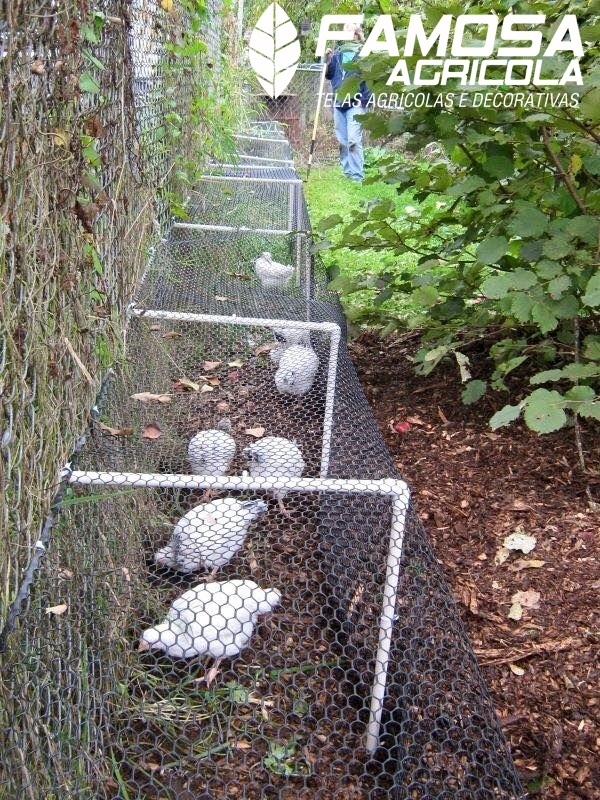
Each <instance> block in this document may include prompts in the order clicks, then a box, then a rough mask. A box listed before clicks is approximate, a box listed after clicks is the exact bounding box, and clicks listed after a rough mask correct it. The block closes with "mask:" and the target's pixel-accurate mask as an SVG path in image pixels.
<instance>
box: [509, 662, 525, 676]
mask: <svg viewBox="0 0 600 800" xmlns="http://www.w3.org/2000/svg"><path fill="white" fill-rule="evenodd" d="M508 668H509V670H510V671H511V672H512V673H513V675H519V677H520V676H521V675H525V670H524V669H523V667H520V666H519V665H518V664H509V665H508Z"/></svg>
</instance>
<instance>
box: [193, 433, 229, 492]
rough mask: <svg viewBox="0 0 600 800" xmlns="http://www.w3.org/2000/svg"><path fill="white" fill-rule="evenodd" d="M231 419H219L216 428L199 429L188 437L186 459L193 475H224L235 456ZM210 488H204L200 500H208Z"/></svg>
mask: <svg viewBox="0 0 600 800" xmlns="http://www.w3.org/2000/svg"><path fill="white" fill-rule="evenodd" d="M230 430H231V420H229V419H227V418H224V419H222V420H220V422H219V423H218V424H217V427H216V428H211V429H210V430H205V431H199V432H198V433H196V434H195V435H194V436H192V438H191V439H190V443H189V445H188V461H189V462H190V466H191V468H192V472H193V473H194V474H195V475H226V474H227V472H228V471H229V467H230V466H231V462H232V461H233V458H234V456H235V451H236V445H235V440H234V438H233V436H231V435H230V433H229V431H230ZM211 496H212V490H211V489H210V488H209V489H206V491H205V492H204V495H203V496H202V500H210V498H211Z"/></svg>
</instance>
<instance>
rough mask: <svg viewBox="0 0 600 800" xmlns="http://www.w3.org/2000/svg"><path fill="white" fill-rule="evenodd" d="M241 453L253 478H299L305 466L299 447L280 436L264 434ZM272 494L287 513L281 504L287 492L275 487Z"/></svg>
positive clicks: (286, 511)
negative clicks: (263, 436) (262, 437)
mask: <svg viewBox="0 0 600 800" xmlns="http://www.w3.org/2000/svg"><path fill="white" fill-rule="evenodd" d="M243 453H244V456H245V457H246V461H247V464H248V470H249V472H250V475H251V476H252V477H253V478H287V477H290V478H299V477H300V476H301V475H302V473H303V472H304V467H305V466H306V464H305V463H304V459H303V458H302V453H301V452H300V448H299V447H297V446H296V445H295V444H294V442H291V441H290V440H289V439H285V438H284V437H282V436H265V438H264V439H259V440H258V441H257V442H254V443H253V444H251V445H250V446H249V447H246V448H244V451H243ZM273 494H274V495H275V497H276V498H277V502H278V503H279V508H280V509H281V511H282V512H283V513H284V514H286V515H289V511H288V510H287V509H286V507H285V506H284V505H283V498H284V497H285V496H286V494H287V492H286V491H285V490H284V489H277V490H276V491H274V493H273Z"/></svg>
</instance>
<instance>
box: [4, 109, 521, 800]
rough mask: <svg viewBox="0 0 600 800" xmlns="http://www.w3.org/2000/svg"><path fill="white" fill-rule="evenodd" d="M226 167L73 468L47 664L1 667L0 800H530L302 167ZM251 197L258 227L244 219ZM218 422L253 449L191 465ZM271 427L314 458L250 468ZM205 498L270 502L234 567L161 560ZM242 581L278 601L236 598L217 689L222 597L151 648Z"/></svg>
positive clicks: (35, 616) (49, 589)
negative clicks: (334, 287) (423, 519)
mask: <svg viewBox="0 0 600 800" xmlns="http://www.w3.org/2000/svg"><path fill="white" fill-rule="evenodd" d="M264 130H265V128H264V127H262V126H260V125H258V126H257V128H256V131H257V137H256V138H257V139H259V138H260V137H261V132H262V131H264ZM267 130H269V129H267ZM272 132H273V131H272V130H269V133H272ZM277 134H278V135H277V138H278V139H280V138H282V137H281V136H280V132H279V131H277ZM240 141H241V142H243V143H245V142H246V141H247V140H246V139H245V138H241V139H240ZM262 141H263V143H264V144H268V143H269V138H268V137H264V138H263V140H262ZM262 152H268V151H267V150H265V151H262ZM276 153H279V142H278V147H277V149H276ZM261 157H263V158H266V156H261ZM279 171H281V178H280V179H278V178H277V175H278V172H279ZM257 172H259V173H261V176H260V178H259V179H257V177H256V173H257ZM215 173H216V174H217V173H218V174H219V179H218V180H213V178H212V176H211V177H209V178H207V179H205V178H203V179H202V180H201V181H199V184H198V186H197V187H195V188H194V190H193V192H191V194H190V206H189V208H190V216H189V218H188V219H189V222H188V224H189V225H190V226H193V227H187V228H186V227H184V226H182V225H181V224H179V225H177V224H175V225H174V226H173V229H172V233H171V235H170V236H169V238H167V239H166V240H163V241H162V242H161V243H160V244H159V246H158V247H157V248H156V250H155V252H154V253H153V255H152V258H151V260H150V262H149V264H148V267H147V269H146V271H145V273H144V275H143V276H142V279H141V280H140V283H139V285H138V288H137V291H136V293H135V297H134V299H133V302H132V304H131V305H130V308H129V315H128V323H127V330H126V342H127V348H126V353H125V354H124V358H123V360H122V361H121V362H120V363H118V364H115V365H114V367H113V369H112V370H111V371H110V372H109V373H108V375H107V377H106V379H105V382H104V386H103V390H102V392H101V395H100V397H99V398H98V402H97V404H96V406H95V407H94V409H93V412H92V417H91V423H90V427H89V430H88V431H87V432H86V434H85V435H84V436H83V437H82V439H81V441H80V443H79V447H78V449H77V452H76V454H75V455H74V458H73V461H72V462H71V463H70V464H68V465H67V467H66V468H65V470H64V472H63V475H62V498H61V502H60V514H59V515H58V518H57V522H56V526H55V530H54V532H53V534H52V536H53V542H54V545H53V547H52V548H50V549H49V551H48V553H47V555H46V557H45V559H44V560H43V562H42V565H41V571H40V574H39V577H38V581H37V587H38V588H37V591H36V592H35V593H34V594H33V597H32V600H31V604H30V608H29V611H28V619H29V625H28V628H27V631H28V633H27V636H28V647H27V653H28V658H27V659H26V660H20V659H18V658H14V659H13V660H12V661H10V660H9V666H10V669H8V670H7V671H6V672H5V673H4V674H3V680H4V681H7V682H10V684H11V687H12V692H11V697H12V700H11V704H10V705H9V706H8V707H6V708H5V709H4V711H3V715H4V725H3V734H2V738H3V752H4V753H5V754H7V761H6V763H7V764H11V765H12V766H11V770H10V772H6V773H5V774H4V775H3V776H2V778H0V797H7V798H8V797H12V796H15V795H14V793H15V792H16V791H17V787H19V791H20V790H21V787H23V786H26V787H27V786H28V787H29V788H28V793H26V796H30V797H42V796H44V797H51V796H65V793H67V794H68V796H69V797H74V798H82V799H83V798H92V797H94V798H107V800H108V798H110V800H114V798H117V797H118V798H123V800H124V799H125V798H140V800H141V799H142V798H144V799H146V798H148V799H149V798H165V797H168V798H173V800H175V798H184V797H207V798H208V797H211V798H214V799H215V800H221V799H222V800H225V798H234V797H240V798H266V797H272V798H285V799H286V800H287V799H288V798H289V799H290V800H291V799H292V798H318V799H319V800H329V799H330V798H331V799H333V798H336V799H339V800H342V798H353V799H354V800H363V798H364V800H367V798H369V799H370V800H384V798H389V797H393V798H411V800H412V798H423V800H425V798H427V799H428V800H430V799H432V798H436V800H437V799H438V798H439V800H444V799H445V798H448V800H449V799H450V798H452V800H456V798H459V799H464V800H467V798H469V800H470V799H471V798H475V799H476V800H488V799H489V800H492V798H494V799H495V800H497V799H498V798H505V799H506V800H509V799H510V800H516V799H517V798H521V797H522V796H523V794H522V790H521V787H520V784H519V780H518V777H517V776H516V773H515V770H514V767H513V764H512V761H511V758H510V754H509V752H508V749H507V746H506V743H505V741H504V738H503V735H502V732H501V729H500V726H499V724H498V721H497V719H496V717H495V714H494V709H493V705H492V702H491V699H490V697H489V695H488V693H487V691H486V689H485V685H484V683H483V680H482V677H481V674H480V672H479V670H478V667H477V663H476V660H475V658H474V656H473V653H472V650H471V647H470V644H469V642H468V640H467V637H466V635H465V633H464V630H463V627H462V625H461V622H460V619H459V616H458V613H457V610H456V608H455V605H454V602H453V600H452V598H451V595H450V593H449V591H448V589H447V587H446V585H445V582H444V579H443V577H442V574H441V571H440V567H439V565H438V562H437V561H436V559H435V557H434V555H433V554H432V552H431V550H430V547H429V545H428V542H427V537H426V534H425V533H424V531H423V528H422V526H421V523H420V521H419V518H418V514H417V513H416V510H415V508H414V506H413V504H412V503H411V501H410V494H409V491H408V487H406V485H405V484H404V483H403V482H402V480H401V479H400V476H398V474H397V472H396V470H395V467H394V464H393V462H392V460H391V458H390V456H389V454H388V452H387V450H386V448H385V445H384V443H383V441H382V439H381V436H380V434H379V432H378V430H377V428H376V425H375V422H374V418H373V416H372V413H371V411H370V409H369V406H368V404H367V402H366V399H365V397H364V395H363V393H362V390H361V388H360V385H359V383H358V380H357V377H356V374H355V372H354V369H353V366H352V363H351V361H350V358H349V355H348V351H347V349H346V347H345V345H344V343H343V340H342V336H341V334H342V332H343V329H344V323H343V315H342V314H341V311H340V308H339V305H338V304H337V302H336V299H335V297H334V296H333V295H332V294H331V293H329V292H328V290H327V282H326V276H325V274H324V271H323V269H322V267H321V265H320V263H319V261H318V259H317V258H316V257H315V256H314V254H312V253H311V248H310V244H311V240H310V232H309V226H308V224H307V215H306V209H305V206H304V202H303V199H302V196H301V193H300V191H299V189H300V183H299V179H298V176H297V175H295V173H291V171H290V167H289V165H283V166H277V160H275V161H273V163H271V164H269V165H268V166H266V167H265V166H262V167H261V168H260V169H259V170H256V171H255V170H254V168H251V169H250V170H248V169H247V166H246V165H242V166H241V167H240V166H235V167H226V168H222V169H219V168H218V165H215ZM265 173H267V174H266V175H265ZM291 174H293V175H295V177H291ZM244 204H246V205H247V206H248V208H249V209H250V208H251V218H252V222H253V224H255V225H256V226H257V230H252V229H251V226H250V225H243V223H244V221H245V220H244V215H243V209H244ZM263 206H264V209H265V216H264V218H263V220H264V221H261V219H260V209H261V208H262V207H263ZM278 209H279V212H280V214H281V217H280V218H279V219H276V215H277V210H278ZM249 218H250V217H249ZM198 219H201V220H202V221H201V222H197V221H195V220H198ZM236 225H237V227H236ZM276 229H277V230H276ZM265 230H266V231H268V232H267V233H264V231H265ZM298 236H301V239H300V240H299V239H298ZM261 237H262V238H261ZM299 241H300V244H298V242H299ZM265 249H269V250H270V251H272V252H273V253H274V254H276V255H277V256H279V257H280V258H281V259H283V260H287V261H289V262H290V263H291V264H293V265H294V267H295V270H294V280H293V281H291V282H290V284H289V286H285V287H282V288H280V289H276V290H272V289H271V290H267V289H264V288H263V287H262V286H261V285H260V282H259V281H257V279H256V275H255V274H254V273H253V263H254V260H255V258H256V257H257V256H258V255H259V253H260V252H261V251H263V250H265ZM282 329H283V330H288V331H289V330H296V331H299V332H300V333H301V334H302V335H303V336H307V337H308V339H306V338H305V339H304V340H303V341H304V342H305V345H304V347H305V349H307V350H308V349H309V348H310V350H311V351H312V352H313V353H314V354H315V355H316V357H317V359H318V368H317V370H316V373H315V375H314V377H313V378H312V381H311V382H310V385H309V387H308V389H307V390H306V391H304V392H303V393H302V394H300V395H290V394H285V393H282V392H281V391H279V389H278V385H277V383H276V381H275V377H274V376H275V374H276V373H277V369H278V365H277V363H275V362H274V360H273V356H272V354H273V352H274V351H276V350H277V348H282V349H283V351H284V352H285V349H286V348H288V347H289V346H290V345H289V342H287V341H286V339H285V337H282V336H281V334H280V333H279V338H278V331H279V332H281V330H282ZM224 417H226V418H227V419H228V420H229V423H230V434H231V436H232V438H233V440H234V442H235V455H234V456H233V458H232V460H231V463H230V464H229V466H228V469H227V474H215V475H211V474H206V475H202V474H192V472H191V468H190V463H189V458H188V451H187V448H188V443H189V441H190V439H191V437H192V436H193V435H194V434H195V433H197V432H198V431H202V430H212V429H215V428H216V426H217V425H218V423H219V420H221V419H222V418H224ZM273 436H276V437H280V438H282V439H286V440H288V441H292V442H293V443H294V444H295V445H296V446H297V448H298V449H299V450H300V452H301V454H302V462H303V463H302V469H301V471H300V472H299V473H298V472H297V473H296V474H295V475H286V474H285V471H284V470H283V469H281V470H280V472H281V474H278V472H277V469H276V470H275V471H274V472H272V473H271V474H267V475H266V476H265V474H264V473H263V474H262V475H258V476H257V475H256V474H253V471H252V469H253V467H252V463H248V461H247V460H246V459H245V453H246V452H247V451H248V450H249V449H250V448H252V446H253V444H255V443H257V442H260V441H261V440H264V439H266V438H267V437H273ZM207 490H210V492H211V495H212V497H214V498H216V499H217V500H218V499H219V498H225V497H231V498H237V499H238V500H240V501H242V502H247V501H249V500H259V501H261V503H260V508H261V515H260V518H258V519H255V520H253V521H252V522H251V523H250V524H248V525H247V527H245V528H243V529H242V530H241V532H240V536H239V540H240V541H239V543H238V544H237V545H236V547H235V548H232V551H231V552H230V553H228V554H227V557H226V558H225V561H224V563H223V564H222V565H221V566H220V567H219V568H218V569H217V571H216V575H211V576H210V577H207V572H208V569H204V570H203V569H201V568H196V569H194V570H193V571H192V572H182V571H181V570H178V569H177V568H171V567H168V566H164V565H162V564H161V563H158V562H157V560H156V557H155V554H156V553H157V551H158V549H159V548H161V547H162V548H164V546H165V544H166V543H168V542H175V538H174V533H173V531H174V526H175V524H176V523H177V522H178V520H180V518H182V516H183V515H184V514H186V513H187V512H189V511H190V510H191V509H194V508H199V507H201V506H202V505H203V504H205V505H206V507H209V505H210V503H211V501H210V500H209V502H208V503H206V497H205V493H206V491H207ZM278 495H281V496H283V497H284V501H283V502H284V503H285V507H284V508H281V507H280V506H279V505H278V504H277V502H276V498H277V496H278ZM212 503H213V505H210V509H211V513H214V515H215V516H214V517H209V521H210V524H211V526H212V528H214V529H215V530H217V534H216V535H217V536H221V537H225V531H226V529H227V525H229V522H226V521H224V522H222V521H221V520H220V518H218V515H217V511H212V509H216V508H218V506H217V505H215V504H214V503H215V501H212ZM282 505H283V503H282ZM219 530H220V531H221V532H220V533H219ZM48 535H49V532H48ZM177 542H178V543H179V544H180V542H179V540H177ZM179 544H177V546H179ZM38 545H39V547H40V548H42V549H43V550H44V551H45V549H46V544H45V543H44V541H43V540H41V541H40V542H39V543H38ZM173 547H175V544H174V545H173ZM207 581H210V582H209V583H207ZM236 581H237V582H238V583H239V584H240V585H241V584H242V583H243V584H244V585H250V586H256V587H259V588H260V587H261V591H262V590H265V591H275V592H277V593H278V597H279V598H280V599H279V600H278V602H277V603H276V604H274V606H273V608H272V609H269V610H268V612H266V613H261V614H260V615H259V614H258V612H257V613H256V614H250V613H248V614H246V612H245V611H244V612H243V613H244V614H246V616H245V617H243V618H239V614H240V613H242V612H235V615H234V622H235V623H236V624H238V623H239V631H241V633H240V636H241V639H240V638H236V635H237V634H235V635H234V633H232V634H231V639H232V643H231V649H230V650H226V649H225V650H224V651H223V652H225V658H224V659H223V661H222V663H221V662H220V660H219V659H218V658H216V657H214V659H215V661H216V662H217V665H218V667H219V668H220V673H219V674H218V675H217V677H216V678H215V679H214V680H212V681H210V682H209V685H207V682H206V679H205V678H206V676H205V675H203V673H204V671H205V665H206V662H207V661H209V660H210V659H209V655H210V654H213V653H214V652H216V651H214V648H212V647H211V646H210V643H209V644H206V643H205V644H203V645H202V646H200V645H199V644H197V642H198V641H199V640H200V638H202V637H203V641H205V640H206V639H207V637H208V634H206V633H205V631H206V630H208V628H209V627H210V628H211V630H212V629H213V628H215V627H216V629H217V631H216V635H215V638H216V639H217V640H218V638H219V626H221V630H224V626H225V622H223V618H222V616H219V609H218V608H217V609H215V610H213V611H210V608H209V606H210V603H209V604H205V606H204V607H203V610H202V611H201V612H197V611H194V612H192V611H190V614H191V617H192V620H191V621H190V619H189V618H185V619H184V616H182V617H181V619H182V620H183V622H181V625H183V627H184V628H185V630H184V634H185V631H187V632H188V633H189V632H191V634H190V639H189V640H190V641H191V642H192V645H191V647H192V651H191V652H190V653H188V654H187V657H185V658H184V657H181V656H178V655H177V654H176V653H174V651H172V652H171V653H170V652H169V649H168V647H167V645H166V644H165V645H164V647H163V649H161V648H160V647H159V648H153V647H149V648H146V649H145V650H140V649H139V647H140V645H139V642H140V637H142V636H144V635H146V634H145V633H144V632H147V631H157V630H159V629H160V625H159V623H161V620H166V623H165V624H166V625H167V628H169V625H170V626H171V628H172V627H173V625H174V623H173V615H175V616H176V617H177V624H179V614H180V613H181V614H182V615H183V613H184V612H180V611H177V608H178V604H179V605H181V596H182V594H183V593H184V592H187V591H189V590H190V589H191V588H192V587H195V586H200V587H214V586H230V587H231V586H237V585H238V584H236ZM203 591H204V589H203ZM210 591H212V590H210ZM215 591H216V589H215ZM186 596H187V595H186ZM216 596H217V595H215V597H216ZM219 596H220V595H219ZM239 602H240V604H241V602H242V601H241V600H240V601H239ZM170 608H171V609H173V608H175V609H176V611H172V610H171V611H169V609H170ZM206 609H208V610H206ZM223 613H225V612H223ZM231 613H232V614H233V612H231ZM169 614H170V615H171V617H169ZM202 614H203V615H204V616H202ZM200 618H202V619H203V620H204V622H203V623H202V625H203V626H204V627H202V626H201V627H202V630H201V634H202V636H200V634H198V635H197V636H196V637H195V638H194V633H193V630H194V629H193V625H196V624H198V625H200V623H199V622H198V620H199V619H200ZM169 619H170V621H169ZM217 619H219V620H221V622H220V623H219V622H216V621H215V620H217ZM157 625H158V628H155V627H153V626H157ZM237 630H238V629H237V628H236V631H237ZM185 635H188V634H185ZM227 635H228V636H229V630H228V634H227ZM208 638H209V639H210V637H208ZM186 641H187V640H186ZM228 641H229V640H228ZM213 642H214V638H213ZM194 647H195V648H196V649H195V650H194ZM218 652H220V651H218ZM191 655H197V656H198V657H190V656H191ZM34 676H35V680H34ZM34 686H35V687H38V688H37V689H35V690H34V689H33V687H34ZM40 686H41V687H42V688H41V689H39V687H40ZM24 709H26V710H24ZM21 714H28V715H30V716H31V717H32V718H36V719H38V720H39V724H40V725H41V726H43V729H44V734H45V735H44V742H45V746H44V747H43V748H39V747H37V748H35V750H32V748H30V747H29V743H28V740H27V736H26V735H25V728H24V727H22V726H20V725H19V724H18V720H19V716H20V715H21ZM30 774H36V775H38V776H39V775H40V774H43V775H45V776H46V779H45V780H46V784H45V785H44V786H40V785H39V777H38V778H37V781H38V783H37V784H36V785H35V786H34V784H33V781H32V780H31V779H30V777H28V776H30Z"/></svg>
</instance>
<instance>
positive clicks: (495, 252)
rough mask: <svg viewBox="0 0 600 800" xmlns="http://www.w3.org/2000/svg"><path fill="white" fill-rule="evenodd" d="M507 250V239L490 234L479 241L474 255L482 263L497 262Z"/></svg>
mask: <svg viewBox="0 0 600 800" xmlns="http://www.w3.org/2000/svg"><path fill="white" fill-rule="evenodd" d="M507 250H508V241H507V239H506V238H505V237H504V236H491V237H490V238H489V239H484V240H483V242H481V244H480V245H479V247H478V248H477V252H476V255H477V259H478V260H479V261H481V263H482V264H488V265H490V264H497V263H498V261H500V259H501V258H502V256H503V255H504V254H505V253H506V251H507Z"/></svg>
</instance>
